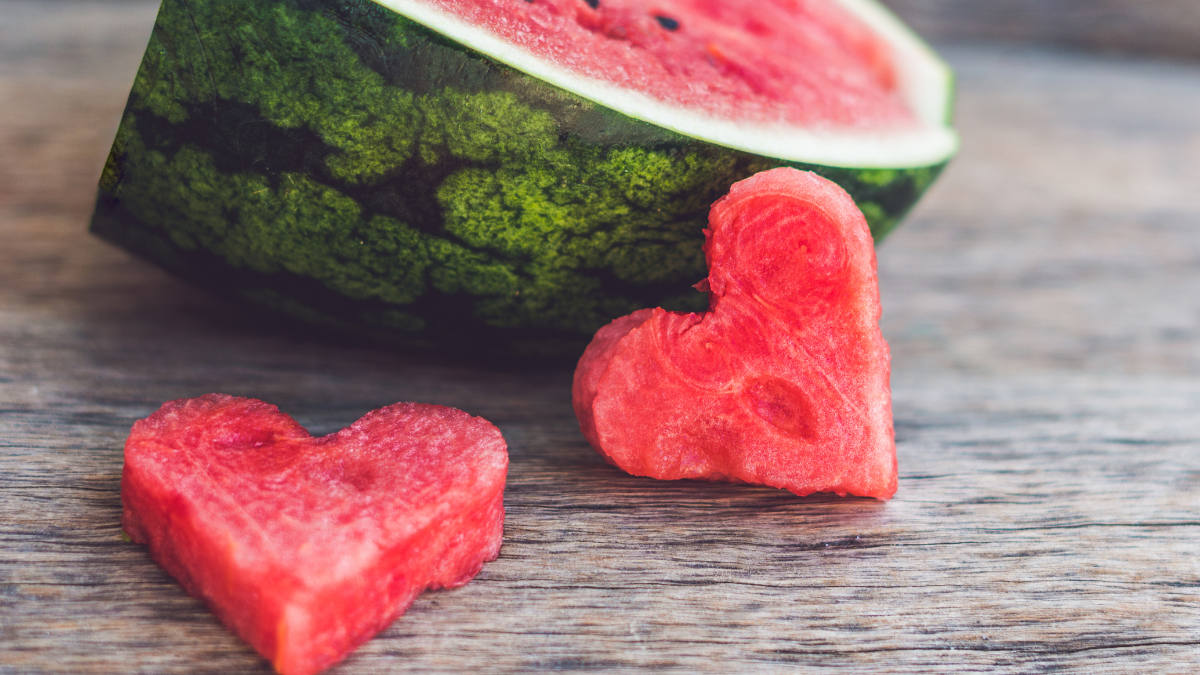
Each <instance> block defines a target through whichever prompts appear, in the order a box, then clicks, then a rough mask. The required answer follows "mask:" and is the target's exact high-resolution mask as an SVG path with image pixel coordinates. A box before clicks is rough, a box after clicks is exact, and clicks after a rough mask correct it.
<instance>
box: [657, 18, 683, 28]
mask: <svg viewBox="0 0 1200 675" xmlns="http://www.w3.org/2000/svg"><path fill="white" fill-rule="evenodd" d="M654 18H655V19H656V20H658V25H660V26H662V27H663V28H666V29H667V30H679V22H678V21H676V20H675V19H672V18H671V17H669V16H661V15H658V14H655V15H654Z"/></svg>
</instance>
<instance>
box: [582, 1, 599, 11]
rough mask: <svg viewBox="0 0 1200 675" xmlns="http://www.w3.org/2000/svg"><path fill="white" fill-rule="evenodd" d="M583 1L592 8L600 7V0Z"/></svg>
mask: <svg viewBox="0 0 1200 675" xmlns="http://www.w3.org/2000/svg"><path fill="white" fill-rule="evenodd" d="M583 1H584V2H586V3H587V6H588V7H591V8H592V9H598V8H599V7H600V0H583Z"/></svg>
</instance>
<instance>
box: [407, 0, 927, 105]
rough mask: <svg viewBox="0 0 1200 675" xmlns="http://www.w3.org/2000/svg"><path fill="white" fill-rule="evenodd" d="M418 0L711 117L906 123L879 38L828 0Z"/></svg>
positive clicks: (888, 54) (553, 58) (578, 68)
mask: <svg viewBox="0 0 1200 675" xmlns="http://www.w3.org/2000/svg"><path fill="white" fill-rule="evenodd" d="M420 2H423V3H427V4H431V5H434V6H436V7H438V8H439V9H440V10H442V11H445V12H448V13H450V14H453V15H455V16H457V17H459V18H460V19H461V20H463V21H465V22H467V23H469V24H472V25H476V26H480V27H483V28H485V29H486V30H487V31H489V32H491V33H492V34H494V35H496V36H497V37H499V38H500V39H502V40H504V41H505V42H508V43H510V44H512V45H516V46H518V47H520V48H523V49H525V50H527V51H529V52H531V53H533V54H535V55H536V56H537V57H539V58H542V59H546V60H548V61H550V62H552V63H555V64H557V65H558V66H560V67H562V68H564V69H566V70H568V71H570V72H572V73H575V74H576V75H582V76H585V77H590V78H595V79H597V80H601V81H604V82H607V83H609V84H612V85H616V86H617V87H621V88H626V89H633V90H636V91H638V92H641V93H642V94H645V95H647V96H650V97H652V98H655V99H658V100H659V101H661V102H664V103H668V104H673V105H679V106H683V107H686V108H692V109H695V110H699V111H704V112H706V113H708V114H711V115H713V116H715V117H719V118H722V119H732V120H745V121H751V122H766V123H786V124H794V125H799V126H804V127H808V128H820V127H830V128H838V129H876V128H905V127H912V126H915V124H916V121H915V117H914V115H913V112H912V111H911V110H910V109H909V108H908V106H907V104H906V103H905V101H904V98H903V96H902V94H901V93H900V91H899V85H898V76H897V66H896V64H895V57H894V55H893V54H892V51H891V49H890V48H889V46H888V43H887V42H885V41H884V40H883V39H881V37H880V36H879V35H877V34H876V32H875V31H874V30H872V28H870V27H869V26H868V25H867V24H866V23H865V22H864V21H862V20H861V19H859V18H858V17H857V16H855V15H854V14H853V13H852V12H850V11H849V10H847V9H845V8H844V7H843V6H842V5H841V4H840V3H839V2H837V1H836V0H654V1H653V2H647V1H646V0H524V1H523V0H420ZM385 4H395V3H394V2H392V3H389V2H387V1H386V0H385Z"/></svg>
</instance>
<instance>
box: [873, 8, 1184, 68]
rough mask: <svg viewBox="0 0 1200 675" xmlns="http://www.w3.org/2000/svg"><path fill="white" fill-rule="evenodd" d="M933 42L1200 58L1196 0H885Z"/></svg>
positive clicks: (901, 16) (893, 9)
mask: <svg viewBox="0 0 1200 675" xmlns="http://www.w3.org/2000/svg"><path fill="white" fill-rule="evenodd" d="M881 2H883V4H885V5H887V6H888V7H890V8H891V9H892V11H894V12H895V13H896V14H897V15H899V16H900V18H902V19H904V20H905V21H906V22H908V23H909V24H910V25H911V26H912V27H913V28H915V29H916V30H917V31H918V32H920V33H921V34H922V35H924V36H925V37H927V38H930V39H933V40H958V41H967V40H991V41H998V42H1009V43H1022V44H1032V45H1042V46H1060V47H1061V46H1065V47H1074V48H1082V49H1087V50H1091V51H1107V52H1114V53H1125V54H1142V55H1150V56H1166V57H1172V58H1178V59H1187V60H1196V59H1200V3H1197V2H1196V1H1195V0H1000V1H999V2H997V1H996V0H881Z"/></svg>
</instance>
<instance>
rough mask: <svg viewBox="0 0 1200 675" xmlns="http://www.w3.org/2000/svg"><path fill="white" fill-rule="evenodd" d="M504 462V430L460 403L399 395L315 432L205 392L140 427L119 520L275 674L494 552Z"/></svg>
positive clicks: (323, 652) (454, 580)
mask: <svg viewBox="0 0 1200 675" xmlns="http://www.w3.org/2000/svg"><path fill="white" fill-rule="evenodd" d="M507 466H508V453H507V449H506V446H505V442H504V439H503V438H502V437H501V435H500V432H499V430H497V429H496V427H494V426H492V425H491V424H490V423H488V422H487V421H486V420H483V419H481V418H478V417H471V416H470V415H468V414H466V413H464V412H462V411H459V410H455V409H453V408H446V407H442V406H435V405H422V404H414V403H401V404H397V405H393V406H389V407H387V408H382V409H380V410H376V411H374V412H372V413H369V414H367V415H366V416H364V417H363V418H362V419H360V420H358V421H357V422H355V423H354V424H353V425H351V426H350V427H347V428H346V429H343V430H342V431H339V432H337V433H335V434H331V435H329V436H325V437H321V438H314V437H312V436H310V435H309V434H308V432H307V431H306V430H305V429H304V428H303V427H301V426H300V425H299V424H297V423H296V422H295V421H294V420H293V419H292V418H291V417H289V416H287V415H285V414H283V413H281V412H279V410H278V409H277V408H276V407H275V406H272V405H268V404H266V403H263V402H261V401H257V400H254V399H247V398H236V397H233V396H226V395H222V394H210V395H207V396H202V397H200V398H195V399H185V400H178V401H172V402H169V403H167V404H165V405H163V407H162V408H161V409H160V410H159V411H158V412H156V413H154V414H153V415H151V416H150V417H149V418H147V419H144V420H141V421H139V422H137V423H136V424H135V425H134V427H133V431H132V432H131V434H130V436H129V440H128V441H127V443H126V445H125V468H124V471H123V473H122V477H121V500H122V502H123V504H124V516H123V519H122V525H123V527H124V529H125V531H126V532H127V533H128V534H129V536H130V537H131V538H132V539H133V540H134V541H135V542H137V543H142V544H146V545H147V546H148V547H149V550H150V555H151V557H153V558H154V560H155V561H157V562H158V563H159V564H160V565H162V566H163V568H165V569H166V570H167V572H169V573H170V574H171V575H172V576H173V577H175V578H176V579H177V580H179V582H180V584H182V585H183V587H184V589H186V590H187V591H188V593H190V594H191V595H193V596H195V597H197V598H200V599H202V600H204V601H205V602H206V603H207V604H208V606H209V607H210V608H211V609H212V610H213V612H214V613H215V614H216V615H217V617H218V618H219V619H220V620H221V621H222V622H223V623H224V624H225V625H226V626H228V627H229V628H230V629H231V630H232V631H233V632H234V633H236V634H237V635H239V636H240V637H241V638H242V639H244V640H246V641H247V642H248V643H250V645H251V646H253V647H254V648H255V649H256V650H258V652H259V653H260V654H262V655H263V656H264V657H266V658H267V659H268V660H270V661H271V662H272V663H273V664H274V666H275V669H276V670H277V671H278V672H280V673H282V674H283V675H310V674H312V673H317V672H319V671H321V670H323V669H325V668H327V667H329V666H330V665H332V664H334V663H336V662H338V661H340V660H341V659H343V658H344V657H345V656H346V655H347V654H348V653H349V652H350V651H352V650H353V649H354V648H355V647H357V646H358V645H359V644H361V643H363V642H364V641H366V640H368V639H369V638H370V637H371V636H373V635H374V634H376V633H377V632H379V631H380V630H382V629H384V628H385V627H387V626H388V624H390V623H391V622H392V621H394V620H395V619H396V618H397V617H399V616H400V615H401V614H403V613H404V611H405V610H406V609H407V608H408V607H409V605H410V604H412V601H413V600H414V598H416V596H417V595H418V594H420V593H421V592H422V591H424V590H426V589H435V588H445V587H454V586H459V585H462V584H465V583H466V582H467V581H469V580H470V579H471V578H472V577H474V576H475V575H476V574H477V573H478V572H479V571H480V569H481V567H482V565H483V563H484V562H485V561H489V560H494V559H495V558H496V556H497V555H498V553H499V550H500V543H501V535H502V528H503V522H504V505H503V497H504V483H505V475H506V471H507Z"/></svg>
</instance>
